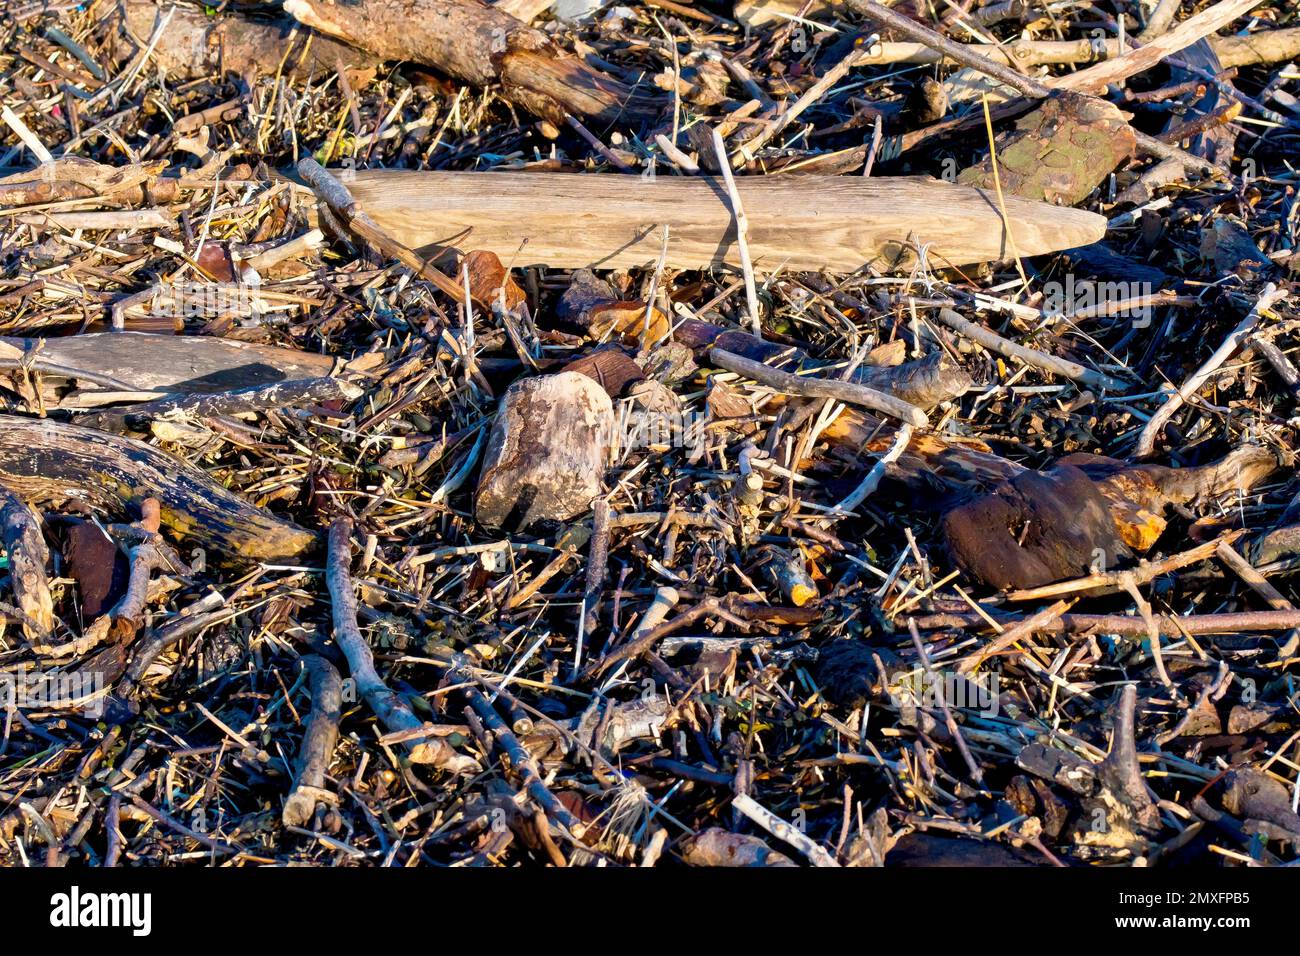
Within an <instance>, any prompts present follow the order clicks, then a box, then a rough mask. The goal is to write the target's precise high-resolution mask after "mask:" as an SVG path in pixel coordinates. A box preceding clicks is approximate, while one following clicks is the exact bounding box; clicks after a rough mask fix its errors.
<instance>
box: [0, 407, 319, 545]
mask: <svg viewBox="0 0 1300 956" xmlns="http://www.w3.org/2000/svg"><path fill="white" fill-rule="evenodd" d="M0 483H2V484H4V485H7V486H8V487H10V488H12V489H13V490H14V491H16V492H17V493H19V494H21V495H23V496H24V497H26V498H28V499H30V500H33V501H39V502H45V503H51V504H58V503H62V502H64V501H68V500H74V499H75V500H80V501H84V502H87V503H89V504H92V505H94V506H96V507H99V508H104V509H105V510H108V511H112V512H116V513H119V514H120V513H121V512H122V511H123V510H125V507H126V505H127V504H128V503H129V502H132V501H139V500H141V499H144V498H148V497H154V498H157V499H158V500H159V502H160V503H161V505H162V522H163V524H164V525H165V526H166V527H167V528H168V530H169V531H171V532H172V533H173V534H175V535H176V536H178V537H180V538H188V539H192V540H194V541H195V542H197V543H198V544H200V545H202V546H203V547H206V548H209V549H210V550H213V551H216V552H219V553H221V554H223V555H225V556H226V557H229V558H233V559H245V560H267V561H274V560H282V559H286V558H291V557H293V556H295V555H297V554H300V553H301V552H303V551H304V550H306V549H307V548H308V547H310V546H311V544H312V543H313V542H314V541H315V540H316V536H315V535H314V534H313V533H312V532H310V531H307V530H306V529H304V528H300V527H298V526H297V525H296V524H293V523H292V522H289V521H285V520H283V519H281V518H277V517H275V516H274V515H272V514H271V513H270V512H268V511H266V510H265V509H262V508H258V507H255V506H254V505H251V504H249V503H248V502H247V501H245V500H244V499H243V498H240V497H239V496H237V495H235V494H233V493H232V492H230V491H227V490H226V489H225V488H223V487H222V486H221V485H219V484H217V483H216V482H215V481H213V480H212V479H211V478H209V477H208V476H207V475H206V474H205V473H203V472H202V471H200V470H199V469H197V468H195V467H194V466H192V465H188V464H186V463H185V462H183V461H181V460H180V459H178V458H175V457H173V456H171V455H168V454H167V453H165V452H163V451H160V450H159V449H157V448H153V447H151V446H149V445H146V444H144V443H143V442H138V441H135V440H133V439H130V438H123V437H121V436H118V435H112V434H108V433H106V432H101V431H96V430H94V429H91V428H83V427H81V426H78V425H63V424H59V423H56V422H53V421H50V420H48V419H46V420H42V421H33V420H30V419H25V418H18V417H16V416H12V415H4V416H0Z"/></svg>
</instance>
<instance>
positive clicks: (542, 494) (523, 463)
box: [474, 372, 614, 528]
mask: <svg viewBox="0 0 1300 956" xmlns="http://www.w3.org/2000/svg"><path fill="white" fill-rule="evenodd" d="M613 435H614V405H613V402H611V401H610V397H609V395H608V393H607V392H606V391H605V389H604V388H602V387H601V386H600V384H599V383H598V382H597V381H596V380H595V379H593V378H590V377H588V376H586V375H584V374H582V373H581V372H558V373H556V374H554V375H538V376H535V377H533V378H526V379H523V380H522V381H519V382H516V383H515V384H514V385H512V386H510V389H509V390H508V391H507V392H506V394H505V395H504V396H502V398H501V404H500V407H499V408H498V410H497V415H496V419H495V421H494V422H493V424H492V434H491V436H490V437H489V439H488V444H487V450H486V451H485V452H484V456H483V470H482V473H481V475H480V477H479V483H478V492H477V494H476V496H475V501H474V512H475V514H476V515H477V517H478V520H479V522H480V523H482V524H484V525H486V526H487V527H490V528H500V527H510V526H517V527H519V528H526V527H528V526H529V525H530V524H532V523H533V522H535V521H566V520H568V519H569V518H573V517H575V516H577V515H579V514H582V513H583V512H585V511H586V510H587V509H588V508H590V507H591V503H592V500H593V499H594V498H595V497H596V496H597V495H598V494H600V490H601V486H600V482H601V478H602V477H603V476H604V474H605V467H606V464H607V462H608V458H609V450H610V444H611V442H612V441H613Z"/></svg>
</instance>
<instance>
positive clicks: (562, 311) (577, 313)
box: [555, 269, 689, 329]
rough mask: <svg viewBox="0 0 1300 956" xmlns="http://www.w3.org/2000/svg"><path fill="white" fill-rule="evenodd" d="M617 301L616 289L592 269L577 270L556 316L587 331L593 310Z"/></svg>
mask: <svg viewBox="0 0 1300 956" xmlns="http://www.w3.org/2000/svg"><path fill="white" fill-rule="evenodd" d="M617 299H618V293H617V292H615V291H614V287H613V286H612V285H610V284H609V283H608V282H606V281H605V280H604V279H602V278H600V277H599V276H598V275H596V273H594V272H592V271H591V270H590V269H575V270H574V271H573V275H572V276H570V277H569V287H568V288H567V289H565V290H564V295H562V296H560V301H559V303H557V305H556V307H555V316H556V318H558V319H559V320H560V321H561V322H569V323H571V324H573V325H576V326H578V327H580V328H583V329H585V328H586V327H587V325H588V324H589V317H590V315H591V310H592V309H594V308H596V306H598V305H602V304H604V303H606V302H614V301H616V300H617ZM688 321H689V320H688Z"/></svg>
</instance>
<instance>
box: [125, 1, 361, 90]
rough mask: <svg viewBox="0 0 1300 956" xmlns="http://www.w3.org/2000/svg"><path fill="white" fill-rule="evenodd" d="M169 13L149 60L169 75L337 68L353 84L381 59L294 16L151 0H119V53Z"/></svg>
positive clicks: (299, 75) (297, 73)
mask: <svg viewBox="0 0 1300 956" xmlns="http://www.w3.org/2000/svg"><path fill="white" fill-rule="evenodd" d="M168 10H171V11H173V12H172V13H171V19H169V20H168V21H167V25H166V27H165V28H163V29H162V31H161V32H159V33H158V36H157V42H156V43H155V44H154V48H153V54H152V62H153V63H156V64H158V65H160V66H161V67H162V68H163V69H164V70H165V71H166V72H167V74H168V75H169V76H170V77H171V78H172V79H173V80H194V79H200V78H205V77H209V76H211V75H212V74H213V73H218V72H221V71H223V70H224V71H225V72H230V73H237V74H239V75H240V76H244V77H251V76H254V75H256V74H258V73H261V74H264V75H270V74H274V73H275V71H276V69H277V68H279V67H281V65H283V69H282V75H284V76H286V77H289V78H292V79H299V80H315V79H320V78H322V77H325V76H328V75H329V74H331V73H334V72H336V71H338V70H339V69H340V68H342V69H343V71H344V72H345V73H346V74H347V78H348V80H349V82H350V83H351V85H352V86H353V87H354V88H355V87H360V86H364V85H365V84H366V83H368V82H369V81H370V80H371V79H372V78H373V77H374V76H375V74H377V73H378V72H379V68H380V67H381V66H382V63H381V61H380V60H379V59H378V58H376V57H374V56H372V55H370V54H369V53H363V52H362V51H360V50H358V49H355V48H354V47H351V46H348V45H347V44H346V43H340V42H339V41H338V40H334V39H331V38H330V37H328V36H323V35H321V34H319V33H315V32H314V31H312V30H308V29H306V28H305V27H303V26H301V25H300V24H299V23H297V22H296V21H295V20H294V19H293V18H292V17H276V18H274V19H271V20H260V19H259V20H254V19H251V18H249V17H243V16H239V15H238V14H235V13H230V12H226V13H220V14H217V15H216V16H208V14H207V13H206V12H205V11H204V10H203V8H201V7H197V6H181V5H176V6H172V5H170V4H167V5H165V4H162V3H157V2H154V0H122V2H120V3H119V4H118V11H119V14H118V15H119V17H120V19H119V23H118V26H119V29H120V30H121V32H122V34H123V37H122V39H123V40H125V41H126V42H125V43H124V44H123V46H124V47H125V49H124V50H123V55H122V57H121V59H122V60H123V61H125V59H126V58H127V56H129V55H130V54H132V53H135V52H136V51H137V50H143V48H144V47H145V46H146V45H147V44H148V42H149V40H150V38H151V37H153V35H154V30H155V27H156V26H157V25H158V24H159V23H160V22H161V17H165V16H167V11H168Z"/></svg>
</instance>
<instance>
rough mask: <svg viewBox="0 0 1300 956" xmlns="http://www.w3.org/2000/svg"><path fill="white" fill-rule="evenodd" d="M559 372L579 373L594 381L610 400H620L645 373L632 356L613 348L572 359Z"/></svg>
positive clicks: (643, 377)
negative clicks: (629, 387)
mask: <svg viewBox="0 0 1300 956" xmlns="http://www.w3.org/2000/svg"><path fill="white" fill-rule="evenodd" d="M560 371H562V372H581V373H582V374H583V375H585V376H587V377H588V378H590V379H594V380H595V381H596V382H598V383H600V387H601V388H603V389H604V390H605V394H607V395H608V396H609V397H610V398H622V397H623V395H624V393H625V392H626V391H627V389H628V386H630V385H635V384H636V383H637V382H640V381H643V380H644V379H645V372H643V371H642V370H641V366H640V365H637V363H636V361H635V360H634V359H633V358H632V356H630V355H628V354H627V353H626V352H624V351H623V350H622V349H620V348H617V347H614V346H611V347H609V348H603V349H597V350H596V351H594V352H590V353H588V354H587V355H584V356H582V358H579V359H574V360H573V361H572V362H570V363H569V364H568V365H566V366H564V368H562V369H560Z"/></svg>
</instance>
